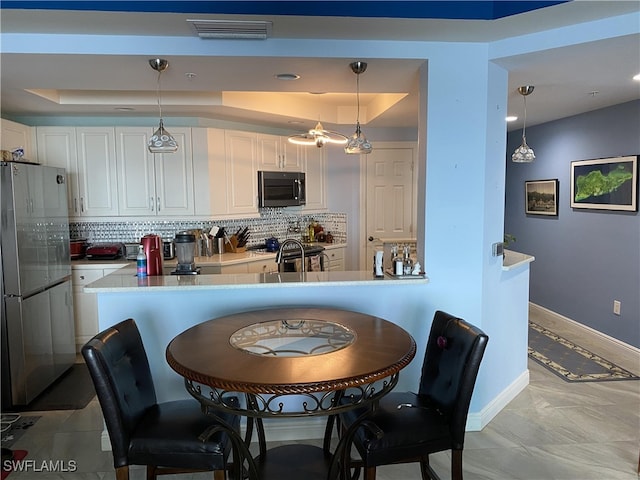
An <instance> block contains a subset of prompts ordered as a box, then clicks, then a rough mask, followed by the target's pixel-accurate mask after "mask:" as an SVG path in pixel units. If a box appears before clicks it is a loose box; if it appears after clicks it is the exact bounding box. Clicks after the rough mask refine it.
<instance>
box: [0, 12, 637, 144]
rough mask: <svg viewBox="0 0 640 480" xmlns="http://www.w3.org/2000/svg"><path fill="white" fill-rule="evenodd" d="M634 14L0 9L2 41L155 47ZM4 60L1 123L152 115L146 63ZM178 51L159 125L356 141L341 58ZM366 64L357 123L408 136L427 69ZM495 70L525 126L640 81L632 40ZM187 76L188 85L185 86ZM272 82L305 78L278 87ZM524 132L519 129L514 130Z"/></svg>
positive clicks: (165, 84) (612, 96) (392, 36)
mask: <svg viewBox="0 0 640 480" xmlns="http://www.w3.org/2000/svg"><path fill="white" fill-rule="evenodd" d="M639 11H640V2H637V1H608V2H598V1H582V0H579V1H574V2H570V3H566V4H562V5H556V6H553V7H547V8H544V9H540V10H536V11H532V12H527V13H524V14H520V15H514V16H511V17H507V18H502V19H498V20H492V21H481V20H430V19H401V18H395V19H389V18H385V19H381V18H366V19H365V18H340V17H294V16H263V17H255V16H251V17H249V16H233V17H231V16H228V15H216V16H213V15H194V14H189V15H185V14H166V13H131V12H128V13H119V12H91V11H85V12H80V11H72V12H71V11H65V12H61V11H40V10H2V15H1V17H0V21H1V30H0V31H1V32H2V34H3V35H5V34H8V35H10V34H38V33H47V34H78V35H87V34H90V35H135V36H137V37H140V41H141V42H142V41H144V40H145V39H146V38H147V37H156V36H160V37H163V38H164V39H166V38H167V37H175V39H176V42H179V40H180V38H183V37H194V36H195V33H194V31H193V30H192V29H191V27H190V25H189V24H188V23H187V22H186V20H187V19H188V18H194V17H195V18H233V19H242V20H246V19H261V20H269V21H272V22H273V32H272V36H271V39H292V38H299V39H325V40H326V39H341V40H359V39H367V40H376V39H378V40H417V41H447V42H452V41H456V42H457V41H467V42H490V41H498V40H501V39H504V38H509V37H512V36H515V35H524V34H528V33H535V32H539V31H545V30H548V29H551V28H561V27H565V26H567V25H573V24H576V23H582V22H591V21H594V20H597V19H603V18H608V17H612V16H617V15H626V14H628V13H632V12H639ZM115 38H117V37H114V39H115ZM271 39H270V40H266V41H261V40H245V41H250V42H269V41H272V40H271ZM202 41H203V42H216V41H217V40H202ZM264 45H268V44H266V43H259V48H260V49H262V47H263V46H264ZM2 50H3V53H2V58H1V84H0V86H1V89H2V90H1V93H2V100H1V106H0V108H1V109H2V115H3V116H10V117H14V118H15V117H21V116H22V117H26V116H29V117H34V116H42V115H47V116H51V115H54V116H59V115H63V116H64V115H87V116H89V115H90V116H123V115H136V116H155V115H157V104H156V94H155V87H156V74H155V72H153V71H152V70H151V68H150V67H149V65H148V63H147V60H148V58H149V56H148V55H121V54H113V55H104V54H102V55H97V54H96V53H94V52H92V51H90V49H87V48H74V46H70V47H69V53H66V52H65V53H61V54H56V55H54V54H39V53H32V52H28V53H23V52H18V53H9V52H7V51H6V50H5V49H4V48H3V49H2ZM177 50H178V49H177V48H176V51H174V52H171V54H168V53H167V54H166V55H163V56H165V57H166V58H168V59H169V60H170V68H169V69H168V70H167V71H166V72H165V73H164V74H163V75H162V92H163V93H162V105H163V113H164V116H165V118H167V117H171V116H181V117H192V116H196V117H202V118H213V119H220V120H230V121H241V122H248V123H262V124H265V125H269V126H272V127H278V128H288V129H290V130H291V129H292V130H296V129H306V128H308V127H309V125H312V124H313V123H315V121H316V120H318V119H320V120H322V121H323V123H324V124H325V126H330V127H332V128H336V129H340V130H344V131H345V133H348V131H349V130H351V127H352V124H353V123H354V119H355V95H354V93H355V83H356V77H355V75H354V74H353V73H352V72H351V70H350V69H349V67H348V64H349V61H350V60H349V61H347V60H345V58H344V56H343V55H340V57H342V58H332V57H331V52H328V54H327V57H326V58H302V57H298V58H280V57H277V56H268V55H267V56H264V55H265V54H264V52H262V51H261V54H260V56H256V57H243V58H239V57H222V56H219V57H215V56H207V57H203V56H187V55H181V54H180V52H179V51H177ZM362 60H366V61H367V62H368V63H369V67H368V69H367V71H366V72H365V73H364V74H362V75H361V77H360V91H361V104H362V110H361V123H363V124H364V125H368V126H369V127H415V126H416V125H417V122H418V101H417V78H418V69H419V68H420V66H421V64H422V62H423V61H422V60H399V59H388V58H370V59H362ZM497 63H499V64H500V65H501V66H503V67H504V68H506V69H507V70H509V92H510V93H509V113H514V114H516V115H521V113H522V97H521V96H520V95H518V94H517V92H516V89H517V87H518V86H519V85H526V84H528V85H535V86H536V89H535V92H534V93H533V94H532V95H531V97H529V99H528V103H527V107H528V108H527V123H528V125H535V124H537V123H543V122H547V121H550V120H554V119H558V118H563V117H567V116H571V115H575V114H579V113H583V112H586V111H590V110H595V109H598V108H603V107H606V106H610V105H615V104H618V103H623V102H627V101H630V100H634V99H640V83H639V82H632V81H631V80H630V79H631V77H632V76H633V75H635V74H638V73H640V35H638V34H636V35H627V36H622V37H616V38H612V39H603V40H598V41H593V42H589V43H582V44H580V45H575V46H568V47H564V48H554V49H549V50H545V51H542V52H534V53H529V54H523V55H517V56H514V57H506V58H502V59H500V60H499V61H498V62H497ZM187 73H194V74H195V76H194V77H193V78H188V77H187V76H186V74H187ZM277 73H296V74H298V75H300V77H301V78H300V79H299V80H296V81H281V80H276V79H275V78H274V75H275V74H277ZM470 85H471V86H472V81H471V80H470ZM36 92H37V94H36ZM238 92H241V93H238ZM249 92H251V93H249ZM310 92H311V93H310ZM592 92H597V93H592ZM383 94H385V95H383ZM120 108H130V109H132V110H131V111H122V110H118V109H120ZM292 121H300V122H302V123H300V124H299V125H297V124H291V123H290V122H292ZM346 125H351V127H349V128H347V127H346ZM341 126H343V127H342V128H340V127H341ZM520 126H521V121H519V122H515V123H514V124H513V125H511V126H510V128H519V127H520Z"/></svg>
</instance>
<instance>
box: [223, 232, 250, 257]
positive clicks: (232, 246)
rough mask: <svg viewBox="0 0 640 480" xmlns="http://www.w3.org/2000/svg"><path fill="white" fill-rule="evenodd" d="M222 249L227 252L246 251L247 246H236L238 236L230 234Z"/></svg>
mask: <svg viewBox="0 0 640 480" xmlns="http://www.w3.org/2000/svg"><path fill="white" fill-rule="evenodd" d="M224 251H225V252H228V253H242V252H246V251H247V247H246V246H244V247H238V237H236V236H235V235H231V237H229V242H227V243H226V244H225V246H224Z"/></svg>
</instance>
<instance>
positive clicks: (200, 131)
mask: <svg viewBox="0 0 640 480" xmlns="http://www.w3.org/2000/svg"><path fill="white" fill-rule="evenodd" d="M192 136H193V162H194V169H195V171H196V172H197V174H196V175H195V179H194V182H195V183H194V185H195V187H194V190H195V214H196V215H206V216H214V217H235V218H237V217H251V216H257V215H258V200H257V191H258V187H257V183H258V180H257V173H256V172H257V153H256V152H257V149H256V144H257V139H256V134H255V133H251V132H242V131H235V130H220V129H214V128H208V129H205V128H194V129H192Z"/></svg>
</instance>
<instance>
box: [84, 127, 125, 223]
mask: <svg viewBox="0 0 640 480" xmlns="http://www.w3.org/2000/svg"><path fill="white" fill-rule="evenodd" d="M76 142H77V147H78V150H77V151H78V193H79V196H80V202H79V203H80V205H79V210H80V215H81V216H112V215H118V185H117V183H116V142H115V130H114V129H113V128H111V127H79V128H76Z"/></svg>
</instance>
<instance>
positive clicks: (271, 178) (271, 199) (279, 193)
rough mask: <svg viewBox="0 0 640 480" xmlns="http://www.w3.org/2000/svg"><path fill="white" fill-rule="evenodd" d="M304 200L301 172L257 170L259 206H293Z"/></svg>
mask: <svg viewBox="0 0 640 480" xmlns="http://www.w3.org/2000/svg"><path fill="white" fill-rule="evenodd" d="M305 202H306V185H305V174H304V173H303V172H265V171H259V172H258V204H259V206H260V207H295V206H299V205H304V204H305Z"/></svg>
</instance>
